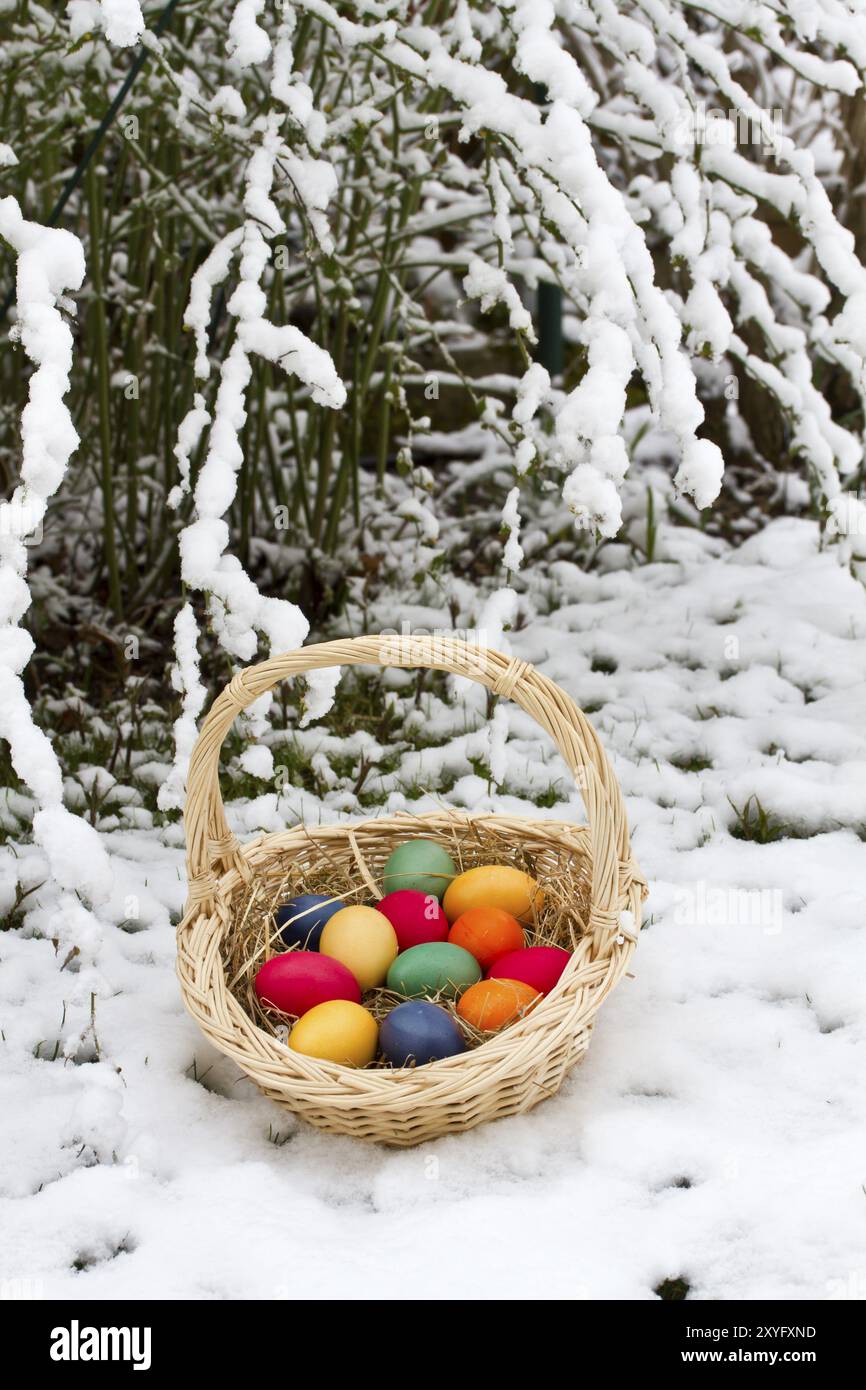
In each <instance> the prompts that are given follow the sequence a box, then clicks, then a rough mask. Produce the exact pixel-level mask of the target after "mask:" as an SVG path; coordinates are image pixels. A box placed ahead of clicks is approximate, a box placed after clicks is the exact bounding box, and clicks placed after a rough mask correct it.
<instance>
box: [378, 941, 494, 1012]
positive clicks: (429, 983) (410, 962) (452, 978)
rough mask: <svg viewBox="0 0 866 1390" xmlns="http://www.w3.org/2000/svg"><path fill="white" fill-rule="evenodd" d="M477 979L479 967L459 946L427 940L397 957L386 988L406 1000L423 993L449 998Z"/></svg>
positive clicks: (479, 975)
mask: <svg viewBox="0 0 866 1390" xmlns="http://www.w3.org/2000/svg"><path fill="white" fill-rule="evenodd" d="M480 978H481V966H480V965H479V964H478V961H477V960H476V959H475V957H474V956H470V954H469V952H468V951H464V950H463V947H462V946H452V945H451V943H450V942H448V941H430V942H427V943H426V944H425V945H423V946H412V947H410V949H409V950H408V951H403V953H402V954H401V955H399V956H398V957H397V959H396V960H395V961H394V964H393V965H392V966H391V969H390V970H389V971H388V988H389V989H391V990H393V991H394V993H395V994H406V995H409V996H410V998H411V997H417V996H418V995H424V994H430V995H432V994H444V995H446V996H447V997H448V998H451V997H452V996H453V995H455V994H459V993H460V991H461V990H463V989H465V988H466V986H467V985H474V984H475V981H476V980H480Z"/></svg>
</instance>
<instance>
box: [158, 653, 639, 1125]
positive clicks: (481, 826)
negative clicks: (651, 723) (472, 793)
mask: <svg viewBox="0 0 866 1390" xmlns="http://www.w3.org/2000/svg"><path fill="white" fill-rule="evenodd" d="M348 665H394V666H404V667H429V668H432V669H435V670H441V671H448V672H451V673H453V674H455V675H459V676H464V677H468V678H470V679H472V680H475V681H478V682H480V683H481V684H482V685H485V686H486V687H487V688H488V689H490V690H492V691H493V692H494V693H495V694H497V695H500V696H503V697H510V698H512V699H514V700H515V702H516V703H517V704H519V705H520V706H521V707H522V708H523V709H524V710H525V711H526V712H527V713H528V714H530V715H531V716H532V717H533V718H534V719H535V720H536V721H537V723H538V724H539V725H540V726H541V727H542V728H543V729H545V730H546V731H547V732H548V733H549V734H550V735H551V737H552V738H553V740H554V742H555V743H556V745H557V747H558V749H559V751H560V753H561V754H562V756H563V758H564V759H565V761H566V763H567V764H568V767H569V769H570V770H571V772H572V774H573V775H574V776H575V778H576V780H577V782H578V785H579V787H580V789H581V793H582V797H583V801H584V805H585V806H586V810H587V816H588V821H589V824H588V826H587V827H577V826H572V825H568V824H564V823H561V822H558V821H553V820H545V819H537V820H536V819H533V820H528V819H513V818H509V817H502V816H492V817H471V816H464V815H461V814H459V813H457V812H452V811H437V812H435V813H433V814H430V815H426V816H407V815H401V816H396V817H377V818H376V819H374V820H368V821H363V822H361V823H342V824H337V825H331V826H318V827H309V828H308V827H304V826H298V827H295V828H293V829H291V830H286V831H281V832H278V833H276V834H268V835H262V836H259V837H257V838H256V839H254V840H252V841H250V842H248V843H246V844H244V845H240V844H239V842H238V841H237V839H236V838H235V836H234V835H233V834H232V832H231V831H230V830H229V827H228V824H227V821H226V818H225V809H224V807H223V803H222V798H221V795H220V790H219V756H220V749H221V746H222V743H223V740H224V739H225V736H226V734H227V733H228V731H229V729H230V727H231V725H232V723H233V721H234V719H235V717H236V716H237V714H238V713H239V712H240V710H242V709H244V708H245V707H246V706H247V705H249V704H251V703H252V702H253V701H254V700H256V699H258V698H259V697H260V696H261V695H263V694H264V693H265V692H266V691H268V690H270V689H271V688H272V687H273V686H274V685H276V684H277V683H278V682H279V681H281V680H284V679H286V678H290V677H292V676H297V675H301V674H303V673H304V672H307V671H311V670H317V669H322V668H324V667H328V666H348ZM184 821H185V830H186V841H187V870H188V878H189V889H188V899H187V905H186V911H185V914H184V917H183V919H182V921H181V923H180V925H179V927H178V961H177V969H178V976H179V979H180V984H181V991H182V995H183V999H184V1003H185V1004H186V1007H187V1009H188V1010H189V1011H190V1013H191V1014H192V1016H193V1017H194V1018H195V1019H196V1020H197V1022H198V1023H199V1025H200V1027H201V1028H202V1030H203V1031H204V1033H205V1034H206V1035H207V1036H208V1038H210V1040H211V1041H212V1042H213V1043H214V1044H215V1045H216V1046H217V1047H218V1048H219V1049H220V1051H222V1052H223V1053H225V1054H226V1056H228V1057H230V1058H231V1059H232V1060H233V1061H235V1062H236V1063H237V1065H238V1066H239V1067H240V1068H241V1069H242V1070H243V1071H244V1072H245V1073H246V1074H247V1075H248V1076H249V1077H251V1078H252V1080H253V1081H255V1082H256V1084H257V1085H258V1086H259V1087H260V1088H261V1090H262V1091H263V1092H264V1093H265V1094H266V1095H268V1096H270V1097H271V1098H272V1099H273V1100H275V1101H277V1102H279V1103H281V1104H283V1105H285V1106H287V1107H288V1108H289V1109H290V1110H292V1111H294V1112H296V1113H298V1114H300V1115H302V1116H303V1117H304V1118H306V1119H307V1120H309V1121H310V1122H311V1123H312V1124H314V1125H317V1126H319V1127H320V1128H322V1129H325V1130H329V1131H331V1132H333V1133H340V1134H350V1135H353V1136H355V1137H358V1138H364V1139H373V1140H379V1141H382V1142H385V1143H390V1144H398V1145H410V1144H416V1143H419V1142H421V1141H422V1140H425V1139H430V1138H434V1137H436V1136H437V1135H440V1134H444V1133H448V1132H451V1131H455V1130H463V1129H469V1128H471V1127H472V1126H474V1125H477V1124H480V1123H482V1122H483V1121H485V1120H492V1119H497V1118H500V1117H501V1116H504V1115H511V1114H515V1113H518V1112H520V1111H524V1110H528V1109H530V1108H531V1107H532V1106H533V1105H535V1104H536V1103H537V1102H538V1101H539V1100H542V1099H543V1098H544V1097H545V1096H549V1095H552V1094H553V1093H554V1092H555V1091H557V1090H558V1089H559V1086H560V1085H561V1083H562V1080H563V1077H564V1076H565V1074H566V1072H567V1071H568V1069H569V1068H570V1067H571V1066H572V1065H573V1064H574V1063H575V1062H576V1061H578V1060H579V1059H580V1057H581V1056H582V1055H583V1053H584V1052H585V1051H586V1049H587V1047H588V1045H589V1039H590V1033H591V1029H592V1025H593V1022H594V1019H595V1015H596V1013H597V1011H598V1009H599V1007H600V1005H601V1004H602V1002H603V1000H604V999H605V998H606V997H607V994H608V993H609V992H610V990H611V989H612V988H613V987H614V986H615V985H616V984H617V983H618V981H619V980H620V979H621V978H622V975H623V974H624V973H625V971H626V970H627V968H628V964H629V960H630V958H631V954H632V951H633V950H634V946H635V942H636V939H637V930H638V927H639V924H640V903H641V898H642V897H643V896H644V895H645V893H646V886H645V884H644V881H643V879H642V878H641V876H640V874H639V872H638V870H637V868H636V866H635V864H634V862H633V860H632V858H631V853H630V849H629V840H628V829H627V825H626V820H625V814H624V810H623V806H622V798H621V796H620V792H619V787H618V785H617V782H616V779H615V778H614V776H613V772H612V770H611V768H610V764H609V763H608V760H607V757H606V755H605V753H604V750H603V749H602V747H601V745H600V743H599V741H598V738H597V736H596V734H595V731H594V730H593V728H592V726H591V725H590V724H589V723H588V722H587V720H586V719H585V717H584V716H583V715H582V714H581V712H580V711H579V710H578V708H577V706H576V705H575V704H574V702H573V701H572V700H571V699H570V698H569V697H568V696H567V695H566V694H565V693H564V692H563V691H562V690H561V689H560V688H559V687H558V686H556V685H555V684H554V683H553V682H552V681H550V680H548V679H547V678H546V677H544V676H542V675H541V674H540V673H539V672H538V671H536V670H535V669H534V668H533V667H531V666H529V665H528V664H527V663H526V662H522V661H516V660H511V659H510V658H508V657H506V656H503V655H502V654H501V653H500V652H495V651H492V650H490V649H482V648H478V647H474V646H469V645H467V644H466V643H463V642H460V641H458V640H456V639H446V638H435V639H432V638H421V637H419V638H403V639H400V638H393V637H384V636H383V637H376V636H373V637H359V638H354V639H350V640H346V641H338V642H327V643H322V644H320V645H318V646H311V647H304V648H301V649H299V650H298V651H294V652H287V653H285V654H283V655H281V656H277V657H273V658H271V659H270V660H269V661H265V662H262V663H260V664H259V665H257V666H253V667H250V668H248V669H247V670H244V671H241V672H240V673H239V674H238V675H236V676H235V677H234V679H233V680H232V681H231V683H230V684H229V685H228V686H227V687H226V688H225V689H224V690H223V692H222V694H221V695H220V696H219V697H218V698H217V700H216V701H215V702H214V704H213V706H212V707H211V710H210V712H209V713H208V716H207V718H206V719H205V721H204V724H203V726H202V730H201V733H200V735H199V738H198V741H197V743H196V746H195V748H194V750H193V754H192V757H191V759H190V769H189V778H188V792H187V802H186V808H185V813H184ZM413 835H422V836H425V837H427V838H431V839H437V840H440V841H441V842H442V843H443V844H445V845H446V847H448V848H449V849H451V848H452V846H453V845H454V844H455V843H457V844H458V845H459V844H461V843H464V844H466V845H467V846H471V845H472V843H473V840H477V839H478V837H479V836H480V835H483V837H485V838H487V839H488V840H489V837H490V836H491V835H493V836H494V837H497V838H498V840H499V842H500V843H501V844H503V846H505V847H506V848H507V846H508V845H509V844H510V845H511V846H513V847H514V849H515V853H516V852H517V850H518V849H519V852H520V853H521V854H529V855H530V856H531V857H532V859H533V861H534V862H535V863H537V865H538V876H539V878H540V880H541V882H542V884H543V885H544V886H545V887H546V888H548V887H549V886H550V888H551V891H552V892H553V894H554V896H555V895H556V894H557V893H559V894H560V895H562V893H570V895H571V896H570V898H569V899H567V900H566V904H565V906H566V907H567V908H568V909H569V910H570V911H569V916H570V922H569V926H568V935H569V938H570V939H569V940H568V941H566V942H563V943H562V944H567V945H569V946H573V948H574V955H573V958H572V960H571V961H570V962H569V964H568V966H567V967H566V970H565V971H564V973H563V975H562V977H561V979H560V981H559V983H558V985H557V986H556V988H555V989H554V990H553V991H552V992H551V993H550V994H549V995H548V996H547V997H546V998H545V999H544V1000H542V1002H541V1003H540V1004H538V1005H537V1006H536V1008H535V1009H533V1010H532V1011H531V1012H530V1013H528V1014H527V1015H526V1016H525V1017H523V1018H522V1019H520V1020H519V1021H518V1022H517V1023H515V1024H513V1025H512V1026H510V1027H508V1028H506V1029H504V1030H503V1031H502V1032H500V1033H498V1034H496V1035H494V1036H493V1037H492V1038H491V1039H490V1040H489V1041H487V1042H485V1043H483V1045H482V1046H480V1047H477V1048H475V1049H473V1050H471V1051H468V1052H465V1053H463V1054H461V1055H459V1056H455V1057H449V1058H445V1059H444V1060H442V1061H439V1062H433V1063H430V1064H429V1065H427V1066H424V1067H418V1068H402V1069H391V1068H381V1067H379V1068H377V1067H370V1068H364V1069H363V1070H353V1069H351V1068H348V1067H342V1066H338V1065H337V1064H336V1063H332V1062H325V1061H319V1060H317V1059H315V1058H310V1057H304V1056H301V1055H300V1054H298V1053H295V1052H292V1051H290V1050H289V1048H288V1047H286V1046H285V1044H284V1043H283V1042H281V1041H280V1040H279V1038H278V1037H276V1036H275V1035H274V1034H272V1033H270V1032H266V1031H265V1030H264V1029H263V1028H262V1027H260V1026H258V1024H257V1023H256V1022H255V1020H254V1019H253V1018H252V1017H251V1015H250V1013H249V1012H248V1011H247V1010H246V1009H245V1008H244V1007H243V1006H242V1003H241V1002H240V1001H239V998H238V995H237V991H233V989H232V987H231V983H232V982H231V981H230V979H229V978H228V973H227V968H226V962H227V958H228V955H229V954H230V950H231V948H232V947H236V946H237V944H238V943H237V933H238V932H239V931H242V930H243V923H242V920H239V913H240V911H241V904H242V903H243V901H244V899H246V900H249V896H250V888H251V886H252V885H254V884H256V883H258V882H259V881H261V880H264V881H271V882H276V881H278V880H279V879H280V878H284V877H285V874H286V870H287V866H290V867H291V866H292V865H293V864H294V865H295V866H296V867H297V874H298V875H303V876H304V879H305V884H306V887H307V889H308V890H309V891H315V870H316V863H317V860H319V861H320V862H322V863H330V864H333V863H338V864H342V865H351V864H355V865H357V872H358V878H359V881H362V882H363V883H364V885H365V888H366V889H367V890H368V896H369V898H370V899H371V900H372V901H375V900H376V898H377V897H378V896H379V895H380V892H381V877H380V871H381V866H382V864H383V863H384V861H385V859H386V858H387V856H388V854H389V853H390V850H391V849H393V848H395V847H396V845H398V844H400V843H402V842H403V841H404V840H406V839H408V838H410V836H413ZM507 857H513V856H507ZM468 862H479V860H478V857H477V854H476V856H475V858H474V859H473V858H472V856H471V854H470V856H469V860H468ZM488 862H492V861H491V860H488ZM377 880H378V881H377ZM624 911H627V912H628V913H630V914H631V917H630V918H628V917H627V918H625V919H623V918H622V913H623V912H624Z"/></svg>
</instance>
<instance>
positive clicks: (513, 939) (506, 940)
mask: <svg viewBox="0 0 866 1390" xmlns="http://www.w3.org/2000/svg"><path fill="white" fill-rule="evenodd" d="M448 940H449V941H451V942H452V943H453V944H454V945H455V946H462V947H463V949H464V951H468V952H469V953H470V955H473V956H474V957H475V959H476V960H477V961H478V964H479V965H480V966H481V969H482V970H489V969H490V967H491V965H493V963H494V962H495V961H497V960H498V959H499V957H500V956H505V955H507V954H508V952H509V951H519V950H520V949H521V947H523V946H525V944H526V938H525V936H524V935H523V928H522V926H521V925H520V923H519V922H518V920H517V918H516V917H512V915H511V913H510V912H504V911H503V910H502V908H501V907H470V908H469V909H468V911H466V912H463V913H461V915H460V916H459V917H458V918H457V921H456V922H455V923H454V925H453V927H452V928H451V930H450V932H449V933H448Z"/></svg>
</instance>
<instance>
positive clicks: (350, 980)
mask: <svg viewBox="0 0 866 1390" xmlns="http://www.w3.org/2000/svg"><path fill="white" fill-rule="evenodd" d="M255 990H256V994H257V995H258V997H259V999H260V1000H261V1002H262V1004H263V1005H264V1006H265V1008H266V1009H267V1008H273V1009H279V1011H280V1013H283V1014H295V1015H296V1016H297V1017H298V1018H300V1016H301V1014H305V1013H306V1012H307V1011H308V1009H314V1008H315V1007H316V1005H317V1004H325V1003H327V1001H328V1000H329V999H347V1000H348V1001H349V1002H350V1003H352V1004H360V1002H361V991H360V989H359V988H358V981H357V980H356V979H355V977H354V975H353V974H352V972H351V970H350V969H349V968H348V966H345V965H343V964H342V962H341V961H338V960H334V959H333V957H331V956H321V955H319V952H318V951H287V952H286V954H285V955H281V956H272V957H271V959H270V960H268V961H265V963H264V965H263V966H262V968H261V970H259V972H258V974H257V975H256V979H255Z"/></svg>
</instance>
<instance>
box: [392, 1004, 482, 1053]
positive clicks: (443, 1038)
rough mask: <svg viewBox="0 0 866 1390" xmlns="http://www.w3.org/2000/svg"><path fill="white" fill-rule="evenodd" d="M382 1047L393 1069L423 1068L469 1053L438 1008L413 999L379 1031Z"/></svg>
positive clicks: (460, 1036) (397, 1009)
mask: <svg viewBox="0 0 866 1390" xmlns="http://www.w3.org/2000/svg"><path fill="white" fill-rule="evenodd" d="M379 1046H380V1047H381V1049H382V1052H383V1053H384V1055H385V1058H386V1060H387V1061H389V1062H390V1063H391V1065H392V1066H393V1067H410V1066H413V1065H414V1066H416V1067H423V1066H426V1064H427V1063H428V1062H437V1061H438V1060H439V1059H440V1057H454V1056H455V1055H456V1054H457V1053H458V1052H465V1051H466V1043H465V1042H464V1040H463V1034H462V1033H461V1032H460V1029H459V1028H458V1026H457V1024H456V1023H455V1022H454V1019H453V1018H452V1017H451V1015H450V1014H449V1013H446V1012H445V1010H444V1009H440V1007H439V1005H438V1004H425V1003H424V1002H423V1001H422V1000H420V999H410V1000H409V1001H408V1002H407V1003H405V1004H398V1005H397V1007H396V1009H392V1011H391V1013H389V1014H388V1016H387V1018H386V1019H385V1020H384V1022H383V1023H382V1026H381V1027H380V1029H379Z"/></svg>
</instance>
